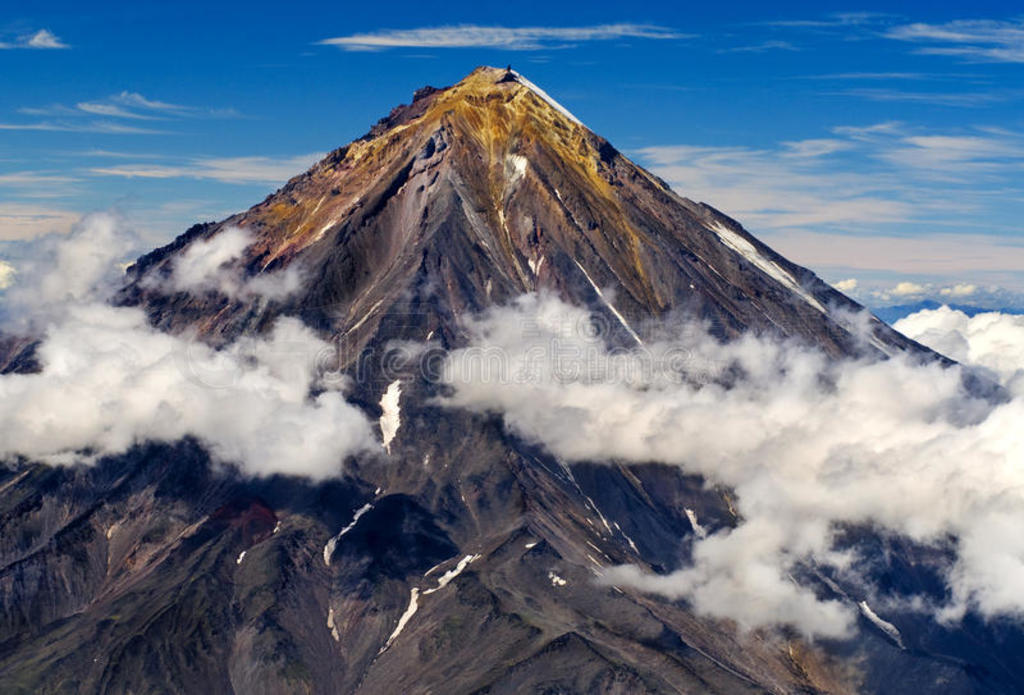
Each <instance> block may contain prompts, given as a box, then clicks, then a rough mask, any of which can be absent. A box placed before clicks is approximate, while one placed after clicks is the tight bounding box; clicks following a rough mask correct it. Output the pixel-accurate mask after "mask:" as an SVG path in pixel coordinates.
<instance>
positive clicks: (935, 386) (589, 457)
mask: <svg viewBox="0 0 1024 695" xmlns="http://www.w3.org/2000/svg"><path fill="white" fill-rule="evenodd" d="M587 321H588V317H587V315H586V312H584V311H583V310H580V309H576V308H573V307H570V306H566V305H564V304H561V303H560V302H558V301H557V300H555V299H551V298H546V297H538V296H535V295H529V296H526V297H524V298H522V299H520V300H519V301H518V302H516V303H515V304H514V305H512V306H508V307H504V308H500V309H495V310H493V311H492V312H490V313H489V314H487V315H485V316H484V317H483V318H481V319H479V320H477V321H474V322H472V323H471V324H470V325H469V326H468V330H469V332H470V335H471V336H472V337H473V341H474V345H473V347H471V348H467V349H466V350H463V351H458V352H455V353H453V354H452V356H451V358H450V360H449V363H448V364H449V367H448V372H447V375H448V380H449V382H450V384H451V385H452V387H453V389H454V393H453V395H452V396H451V398H450V399H449V400H448V403H449V405H451V406H452V407H462V408H468V409H471V410H475V411H487V412H495V413H500V414H501V415H502V416H503V417H504V421H505V424H506V426H507V427H508V429H509V430H511V431H512V432H514V433H516V434H517V435H518V436H521V437H523V438H524V439H526V440H529V441H531V442H535V443H539V444H542V445H543V446H545V447H546V448H547V449H548V450H549V451H551V452H552V453H553V454H554V455H556V456H557V457H559V458H560V459H562V460H565V461H569V462H573V461H616V462H623V463H632V464H643V463H648V462H663V463H668V464H674V465H678V466H680V467H681V468H683V469H684V470H685V471H687V472H688V473H695V474H700V475H703V476H704V477H705V479H706V480H707V481H709V483H714V484H721V485H725V486H728V487H730V488H732V489H733V490H734V491H735V494H736V501H735V506H736V510H737V513H738V518H739V522H738V525H737V526H736V528H734V529H728V528H723V529H717V530H713V532H712V533H710V534H709V535H708V536H707V537H706V538H703V539H700V538H698V539H695V541H694V546H693V564H692V566H687V567H683V568H681V569H679V570H677V571H674V572H672V573H669V574H666V575H654V574H649V573H647V572H646V571H644V570H643V569H641V568H638V567H621V568H615V569H611V570H610V571H609V572H608V575H607V580H608V581H610V582H614V583H617V584H620V585H625V584H630V585H634V586H638V587H640V588H642V589H644V590H648V591H652V592H657V593H661V594H664V595H667V596H671V597H674V598H683V599H686V600H688V601H690V602H691V604H692V605H693V607H694V608H695V609H696V610H697V611H698V612H700V613H704V614H707V615H711V616H716V617H719V618H728V619H731V620H734V621H735V622H736V623H737V624H739V625H740V626H742V627H748V628H753V627H760V626H766V625H776V624H788V625H792V626H794V627H795V628H797V629H799V630H800V631H802V632H803V633H804V634H806V635H808V636H812V637H813V636H829V637H842V636H847V635H849V634H850V632H851V630H852V626H853V624H854V618H855V615H856V610H857V606H856V605H855V604H853V603H849V602H842V601H839V600H834V599H828V598H826V599H822V598H819V597H818V596H817V595H816V594H815V592H814V591H812V590H811V589H810V588H808V587H806V586H803V585H801V584H799V583H797V582H796V581H795V580H793V579H792V577H793V576H794V575H795V574H796V573H797V572H798V570H799V568H801V567H806V566H808V564H813V565H816V566H818V567H823V568H829V570H830V571H832V572H835V573H836V574H838V575H843V574H844V573H845V575H849V578H851V579H854V580H858V578H857V576H856V574H857V569H856V568H857V566H858V564H857V560H858V558H857V557H856V555H855V554H854V553H852V552H850V551H848V550H844V551H841V550H840V549H839V548H838V547H837V544H836V539H837V533H838V532H839V530H840V529H842V528H849V527H865V528H872V529H875V530H877V531H878V532H880V533H886V534H895V535H899V536H903V537H907V538H910V539H913V540H914V541H917V542H919V543H923V544H927V545H934V546H937V547H940V548H943V549H948V550H950V551H951V552H953V553H954V554H955V555H956V558H957V559H956V562H955V564H954V565H953V566H952V567H950V568H949V569H948V572H947V574H946V577H945V580H946V582H947V584H948V587H949V591H950V596H949V600H948V602H946V603H945V604H943V605H941V606H932V608H933V609H934V611H935V613H936V615H938V616H939V617H940V618H942V619H946V620H952V619H956V618H957V617H959V616H961V615H963V614H964V613H965V611H967V610H974V611H977V612H979V613H980V614H982V615H984V616H993V615H1003V614H1010V615H1022V614H1024V598H1022V597H1021V595H1020V592H1019V587H1020V586H1021V582H1022V581H1024V537H1022V536H1021V534H1020V533H1019V532H1018V531H1017V530H1016V529H1020V528H1022V527H1024V470H1022V469H1021V468H1020V462H1021V461H1022V460H1024V433H1022V432H1021V430H1020V427H1019V424H1018V423H1019V422H1020V421H1021V419H1022V418H1024V400H1022V399H1021V398H1020V397H1019V394H1018V397H1017V398H1015V399H1013V400H1011V401H1010V402H1007V403H1003V404H999V405H997V404H993V403H990V402H987V401H984V400H981V399H978V398H975V397H973V396H971V395H970V394H968V393H966V392H965V391H964V388H963V386H962V381H961V370H960V369H959V368H949V369H944V368H942V367H940V366H938V365H924V366H922V365H918V364H914V363H912V362H910V361H908V360H904V359H900V358H896V359H891V360H887V361H880V362H863V361H846V362H841V363H838V364H836V363H830V362H829V361H828V360H827V359H826V358H825V357H824V356H823V355H821V354H819V353H817V352H815V351H813V350H809V349H805V348H801V347H799V346H797V345H792V344H780V343H776V342H771V341H766V340H759V339H757V338H754V337H749V336H748V337H746V338H743V339H741V340H738V341H736V342H733V343H729V344H726V345H722V344H719V343H718V342H716V341H715V340H714V339H712V338H711V337H709V336H708V334H707V333H706V332H705V331H704V330H703V327H701V326H696V325H688V326H681V327H679V328H678V330H677V331H676V334H675V335H674V336H672V337H671V338H670V339H666V340H664V341H662V342H660V343H657V344H652V343H648V345H646V346H645V350H644V351H641V350H640V349H632V350H629V351H625V352H624V351H622V350H618V351H609V350H608V349H607V348H606V347H605V345H604V344H603V343H602V341H601V339H600V338H589V337H587V336H586V335H580V332H579V331H577V330H566V327H576V326H580V325H586V323H587ZM524 327H528V330H524ZM975 337H976V336H973V335H969V337H968V339H969V340H970V341H973V340H974V339H975ZM481 350H483V351H484V352H483V353H481ZM474 351H475V352H474ZM481 354H488V355H492V356H494V355H499V356H501V359H480V355H481ZM566 356H568V358H567V357H566ZM1018 357H1019V355H1018ZM1021 364H1024V362H1022V363H1021ZM652 365H655V366H659V365H660V367H659V368H655V369H652V368H651V366H652ZM1009 370H1010V367H1009V366H1005V368H1001V370H1000V372H999V373H1000V374H1001V375H1003V376H1005V375H1007V374H1009ZM737 373H739V374H742V375H743V376H742V378H739V379H736V380H735V383H734V384H732V385H731V387H728V388H727V387H725V386H723V385H722V383H723V378H724V377H726V376H729V377H730V379H731V378H732V376H733V375H735V374H737ZM951 538H952V539H955V540H950V539H951ZM861 579H862V578H861ZM858 581H859V580H858ZM862 586H863V587H864V588H863V591H864V595H863V596H861V597H859V599H865V598H871V599H872V600H875V599H878V600H879V601H880V603H881V604H882V605H885V604H886V602H889V603H892V602H894V601H896V599H895V597H886V596H881V597H879V596H877V595H876V593H875V591H874V590H873V589H872V588H871V587H870V586H868V585H866V584H862Z"/></svg>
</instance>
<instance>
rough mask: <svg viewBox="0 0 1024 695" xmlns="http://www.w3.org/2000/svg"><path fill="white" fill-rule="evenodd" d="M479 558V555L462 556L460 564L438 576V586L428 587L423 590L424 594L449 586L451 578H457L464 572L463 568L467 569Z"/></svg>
mask: <svg viewBox="0 0 1024 695" xmlns="http://www.w3.org/2000/svg"><path fill="white" fill-rule="evenodd" d="M479 558H480V556H479V555H467V556H466V557H464V558H462V559H461V560H459V564H457V565H455V567H453V568H451V569H450V570H448V571H447V572H445V573H444V574H442V575H441V576H440V577H438V578H437V586H435V587H434V588H433V589H427V590H426V591H424V592H423V595H424V596H426V595H427V594H432V593H434V592H435V591H440V590H441V589H443V588H445V587H446V586H448V583H449V582H450V581H451V580H453V579H455V578H456V577H458V576H459V575H460V574H462V570H464V569H466V568H467V567H468V566H469V563H471V562H473V561H475V560H477V559H479Z"/></svg>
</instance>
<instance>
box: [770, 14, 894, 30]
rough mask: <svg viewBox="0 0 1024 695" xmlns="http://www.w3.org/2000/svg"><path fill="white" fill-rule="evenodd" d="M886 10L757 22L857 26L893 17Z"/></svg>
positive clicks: (809, 25)
mask: <svg viewBox="0 0 1024 695" xmlns="http://www.w3.org/2000/svg"><path fill="white" fill-rule="evenodd" d="M895 16H896V15H892V14H889V13H886V12H833V13H831V14H827V15H825V16H824V17H822V18H820V19H782V20H774V21H769V22H759V24H761V25H763V26H771V27H793V28H797V29H800V28H803V29H833V28H836V27H859V26H865V25H870V24H878V23H880V22H884V21H888V20H891V19H892V18H894V17H895Z"/></svg>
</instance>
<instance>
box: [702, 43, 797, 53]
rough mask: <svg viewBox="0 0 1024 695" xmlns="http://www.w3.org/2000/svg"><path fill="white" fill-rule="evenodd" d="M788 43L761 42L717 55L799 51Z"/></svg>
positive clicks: (737, 47)
mask: <svg viewBox="0 0 1024 695" xmlns="http://www.w3.org/2000/svg"><path fill="white" fill-rule="evenodd" d="M799 50H800V48H799V47H798V46H794V45H793V44H792V43H790V42H789V41H763V42H761V43H755V44H752V45H749V46H736V47H734V48H723V49H721V50H719V51H718V52H719V53H765V52H766V51H799Z"/></svg>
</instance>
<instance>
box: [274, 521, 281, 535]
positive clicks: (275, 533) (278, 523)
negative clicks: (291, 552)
mask: <svg viewBox="0 0 1024 695" xmlns="http://www.w3.org/2000/svg"><path fill="white" fill-rule="evenodd" d="M280 530H281V522H280V521H279V522H277V523H276V524H274V535H277V532H278V531H280Z"/></svg>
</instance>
